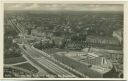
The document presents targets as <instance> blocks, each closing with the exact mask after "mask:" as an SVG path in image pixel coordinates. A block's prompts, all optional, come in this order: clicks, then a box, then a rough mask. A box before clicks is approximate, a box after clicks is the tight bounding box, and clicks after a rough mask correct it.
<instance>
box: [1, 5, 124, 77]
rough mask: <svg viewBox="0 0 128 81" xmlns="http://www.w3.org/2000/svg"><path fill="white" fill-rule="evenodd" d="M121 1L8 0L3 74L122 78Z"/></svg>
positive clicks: (122, 20)
mask: <svg viewBox="0 0 128 81" xmlns="http://www.w3.org/2000/svg"><path fill="white" fill-rule="evenodd" d="M123 23H124V5H123V4H84V3H75V4H72V3H70V4H69V3H68V2H67V3H63V2H62V3H4V49H3V50H4V57H3V60H4V67H3V77H4V78H123V77H124V73H123V72H124V71H123V68H124V67H123V65H124V62H123V56H124V54H123V36H124V35H123V31H124V30H123V29H124V25H123Z"/></svg>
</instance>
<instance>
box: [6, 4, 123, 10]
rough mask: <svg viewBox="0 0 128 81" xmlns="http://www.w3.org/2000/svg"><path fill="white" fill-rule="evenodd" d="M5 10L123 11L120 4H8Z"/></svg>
mask: <svg viewBox="0 0 128 81" xmlns="http://www.w3.org/2000/svg"><path fill="white" fill-rule="evenodd" d="M4 9H5V10H42V11H43V10H44V11H61V10H68V11H123V5H119V4H109V5H107V4H55V3H54V4H42V3H6V4H5V5H4Z"/></svg>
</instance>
